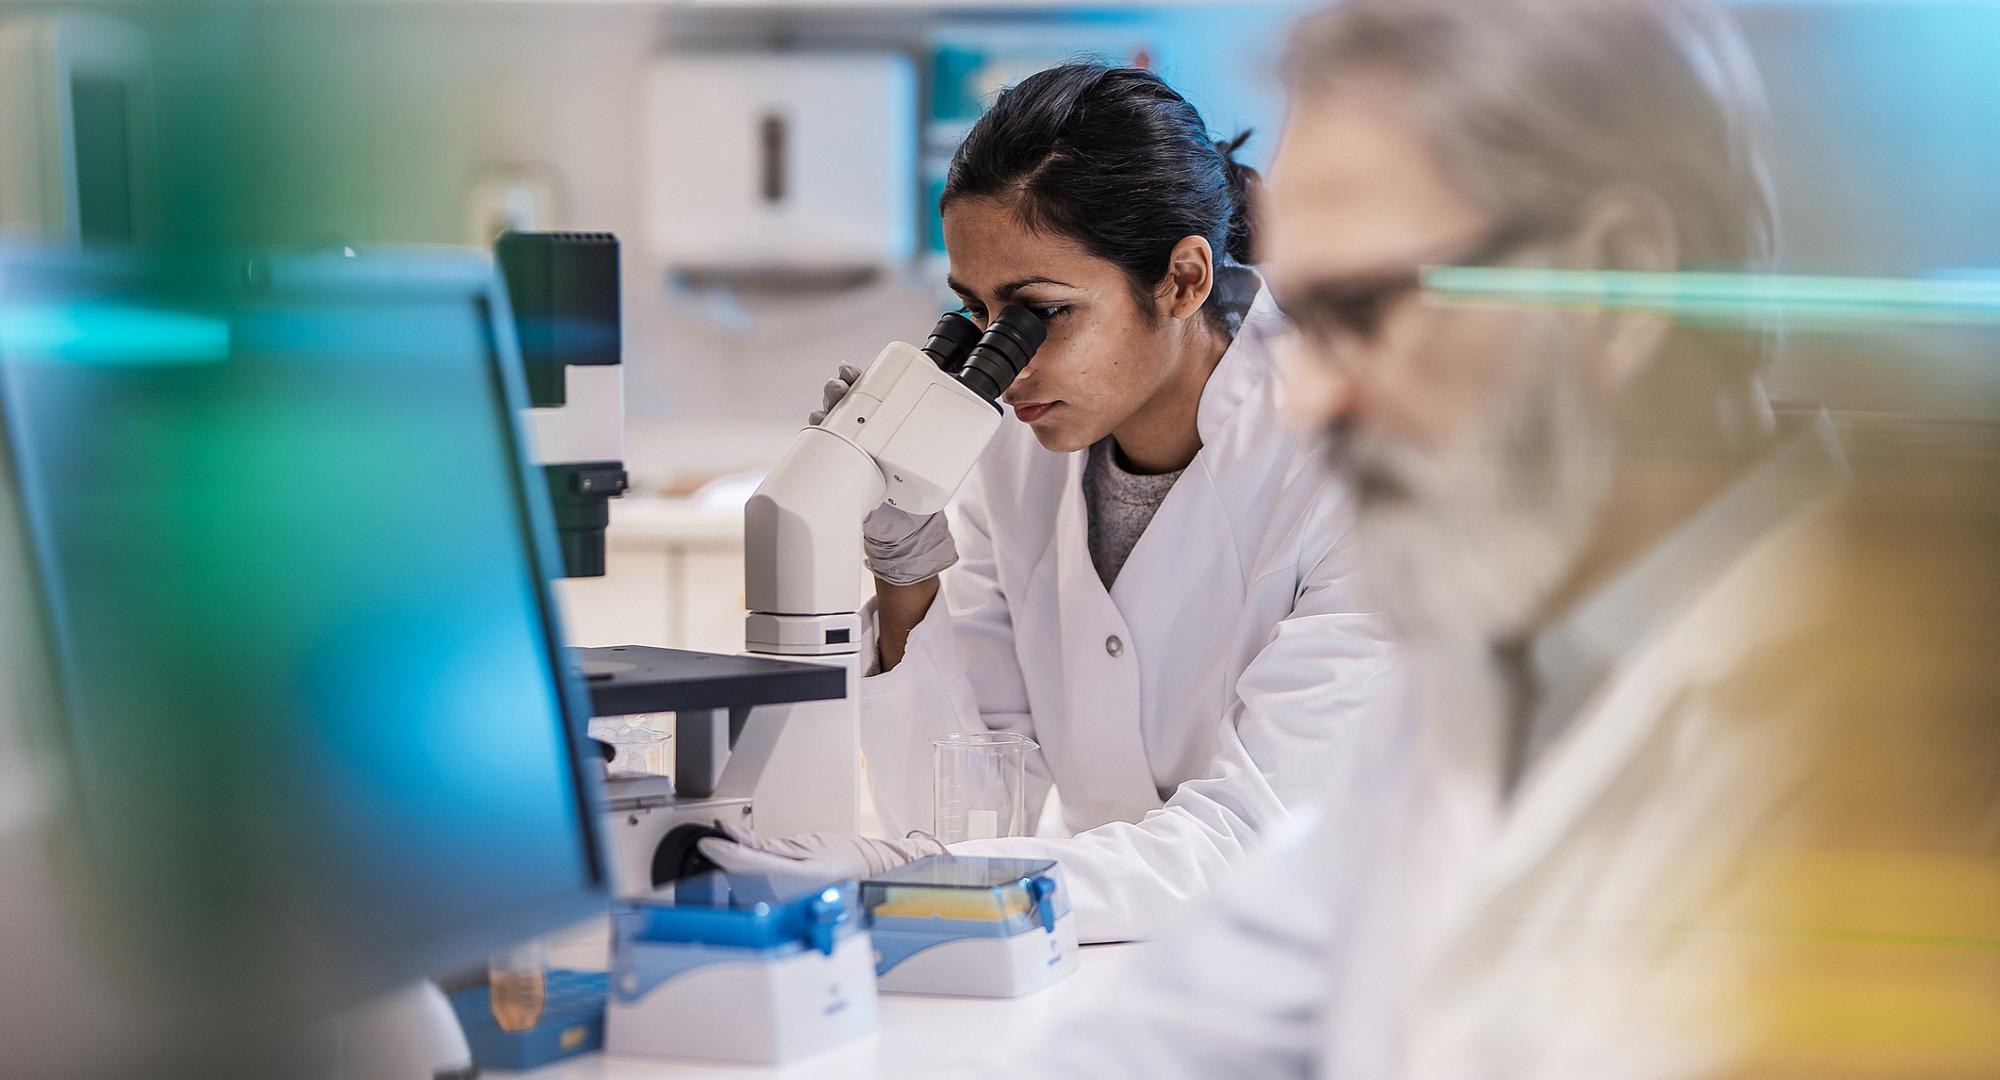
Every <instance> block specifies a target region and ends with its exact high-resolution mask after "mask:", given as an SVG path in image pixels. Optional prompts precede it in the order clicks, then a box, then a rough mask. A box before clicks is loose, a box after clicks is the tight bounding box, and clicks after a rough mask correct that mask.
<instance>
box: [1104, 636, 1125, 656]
mask: <svg viewBox="0 0 2000 1080" xmlns="http://www.w3.org/2000/svg"><path fill="white" fill-rule="evenodd" d="M1104 651H1105V652H1108V653H1110V654H1111V655H1112V656H1122V655H1124V653H1125V643H1124V642H1122V641H1120V640H1118V635H1117V634H1113V635H1111V636H1110V637H1108V638H1105V639H1104Z"/></svg>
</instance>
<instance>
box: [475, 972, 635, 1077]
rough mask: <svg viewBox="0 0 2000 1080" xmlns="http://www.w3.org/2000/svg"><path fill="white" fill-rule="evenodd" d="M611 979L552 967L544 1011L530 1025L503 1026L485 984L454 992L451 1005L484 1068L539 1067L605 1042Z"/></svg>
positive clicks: (478, 1060)
mask: <svg viewBox="0 0 2000 1080" xmlns="http://www.w3.org/2000/svg"><path fill="white" fill-rule="evenodd" d="M610 980H611V976H610V975H608V974H606V973H605V972H602V971H570V970H568V969H564V968H558V969H556V970H553V971H550V972H549V973H548V991H547V999H546V1003H545V1004H544V1005H543V1006H542V1015H541V1017H540V1018H539V1019H537V1020H536V1021H535V1026H534V1027H531V1028H529V1029H528V1030H526V1031H502V1030H500V1024H499V1022H498V1021H496V1020H494V1019H493V1007H492V996H491V993H490V992H489V991H488V989H487V988H486V987H484V986H480V987H474V988H473V989H471V990H461V991H459V992H458V993H456V994H453V995H452V996H451V1008H452V1011H453V1012H455V1013H457V1014H458V1025H459V1027H461V1028H463V1029H464V1030H465V1041H466V1044H467V1045H468V1046H470V1047H471V1048H472V1060H473V1061H474V1062H476V1063H477V1064H478V1065H479V1067H480V1068H482V1069H512V1070H527V1069H537V1068H540V1067H542V1066H543V1065H547V1064H549V1063H550V1062H553V1061H561V1060H562V1059H563V1058H567V1057H574V1056H576V1055H578V1054H587V1053H590V1052H591V1051H593V1050H599V1049H602V1048H603V1047H604V1001H605V996H606V993H607V992H608V989H609V986H610Z"/></svg>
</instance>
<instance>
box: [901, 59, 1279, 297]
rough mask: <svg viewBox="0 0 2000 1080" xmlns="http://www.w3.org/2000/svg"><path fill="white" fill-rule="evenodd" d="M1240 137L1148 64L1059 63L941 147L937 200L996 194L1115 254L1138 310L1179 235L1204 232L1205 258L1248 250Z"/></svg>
mask: <svg viewBox="0 0 2000 1080" xmlns="http://www.w3.org/2000/svg"><path fill="white" fill-rule="evenodd" d="M1249 137H1250V133H1249V132H1247V131H1246V132H1244V133H1242V134H1240V135H1238V136H1236V137H1235V138H1234V139H1227V140H1216V139H1213V138H1211V137H1210V136H1209V133H1208V125H1207V124H1205V123H1203V122H1202V119H1201V114H1200V113H1198V112H1196V111H1195V108H1194V106H1193V105H1190V104H1188V101H1187V99H1186V98H1183V97H1181V96H1180V94H1179V93H1177V92H1175V90H1174V89H1173V87H1171V86H1168V85H1167V84H1166V82H1165V81H1164V80H1162V79H1161V78H1160V77H1159V76H1158V75H1155V74H1153V73H1152V72H1150V71H1145V70H1142V69H1140V68H1127V67H1109V66H1106V65H1104V64H1088V63H1076V64H1065V65H1063V66H1061V67H1055V68H1050V69H1048V70H1047V71H1041V72H1037V73H1036V74H1034V75H1030V76H1029V77H1028V78H1026V79H1024V80H1022V81H1021V82H1020V83H1019V84H1018V85H1016V86H1013V87H1009V88H1008V89H1007V90H1005V91H1003V92H1002V93H1001V94H1000V98H999V100H998V101H996V102H994V104H993V107H992V108H991V109H988V110H987V111H986V114H985V115H983V116H981V117H980V118H979V121H978V122H977V123H975V124H974V125H973V126H972V131H971V132H970V133H969V134H967V135H966V137H965V142H963V143H962V144H960V145H959V148H958V152H957V153H956V154H954V155H952V159H951V171H950V172H949V173H948V174H947V175H946V177H945V184H944V195H943V196H942V197H941V198H939V199H938V209H939V210H940V211H942V210H943V209H944V208H945V207H947V206H949V205H950V204H951V202H952V201H953V200H954V199H964V198H976V197H988V198H1000V199H1006V200H1008V201H1009V202H1011V203H1012V205H1013V208H1014V210H1015V212H1016V213H1017V214H1018V215H1019V216H1020V218H1021V220H1022V222H1023V223H1024V224H1026V225H1027V226H1028V227H1029V228H1032V229H1035V230H1037V231H1041V232H1048V233H1053V234H1056V235H1060V236H1066V237H1069V238H1071V239H1074V240H1075V241H1077V242H1078V243H1079V244H1081V245H1082V246H1083V248H1084V250H1086V251H1088V252H1090V253H1091V254H1092V255H1095V256H1097V257H1099V258H1102V259H1108V260H1110V261H1111V262H1114V263H1117V264H1118V265H1119V266H1120V267H1122V268H1123V269H1124V270H1125V274H1126V276H1127V277H1128V278H1130V279H1131V282H1132V286H1133V292H1134V295H1136V296H1138V297H1139V298H1140V301H1141V306H1142V308H1144V309H1145V310H1147V311H1150V310H1151V307H1150V304H1151V300H1152V297H1153V295H1154V290H1155V289H1157V288H1158V287H1159V284H1160V282H1162V281H1164V280H1165V279H1166V276H1167V271H1168V270H1169V268H1170V263H1169V256H1170V255H1171V254H1172V253H1173V248H1174V245H1175V244H1177V243H1179V242H1180V241H1181V240H1182V239H1183V238H1185V237H1189V236H1199V237H1202V238H1203V239H1206V240H1207V241H1208V243H1209V246H1210V247H1211V248H1213V249H1214V251H1215V262H1216V265H1217V266H1224V265H1228V264H1230V263H1248V262H1250V261H1251V258H1252V239H1253V238H1252V235H1251V222H1252V220H1253V218H1252V214H1251V206H1250V200H1251V198H1252V193H1253V191H1254V190H1255V187H1256V185H1257V182H1258V177H1257V172H1256V170H1254V169H1251V168H1250V167H1248V166H1246V165H1242V164H1240V163H1238V162H1237V161H1236V159H1235V153H1236V148H1237V147H1239V146H1241V145H1243V141H1244V140H1245V139H1248V138H1249ZM1220 292H1221V290H1220V289H1219V288H1218V289H1217V290H1215V292H1212V293H1211V294H1210V296H1209V307H1210V309H1211V311H1219V310H1220V308H1219V303H1218V294H1219V293H1220Z"/></svg>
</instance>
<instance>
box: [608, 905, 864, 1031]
mask: <svg viewBox="0 0 2000 1080" xmlns="http://www.w3.org/2000/svg"><path fill="white" fill-rule="evenodd" d="M856 892H857V887H856V885H855V883H854V882H852V881H846V882H836V883H828V882H825V881H820V880H815V879H812V878H792V877H779V876H770V875H763V874H729V873H724V872H721V871H716V872H711V873H707V874H698V875H695V876H693V877H687V878H682V879H681V880H679V881H677V882H675V883H674V884H672V885H669V886H667V887H665V888H663V889H661V890H660V891H659V892H657V893H655V894H653V895H651V896H648V897H645V898H643V899H639V900H635V901H631V902H629V903H627V904H625V905H623V906H622V907H621V909H620V910H618V911H616V912H614V915H613V938H612V942H613V944H612V957H611V988H610V1001H609V1005H608V1012H607V1017H606V1022H605V1049H606V1050H607V1051H608V1052H609V1053H612V1054H618V1055H631V1056H638V1057H659V1058H694V1059H703V1060H714V1061H731V1062H746V1063H758V1064H777V1063H782V1062H789V1061H793V1060H795V1059H797V1058H801V1057H804V1056H806V1055H809V1054H815V1053H818V1052H820V1051H822V1050H826V1049H830V1048H832V1047H834V1046H837V1045H840V1044H842V1043H845V1042H848V1041H850V1040H852V1039H857V1038H860V1037H862V1036H864V1035H867V1034H868V1033H869V1032H871V1031H873V1030H875V1024H876V998H875V967H874V950H873V949H872V948H871V947H870V946H869V941H868V933H867V931H866V930H865V929H863V927H862V925H861V912H860V908H859V905H858V903H857V899H856Z"/></svg>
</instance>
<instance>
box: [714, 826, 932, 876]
mask: <svg viewBox="0 0 2000 1080" xmlns="http://www.w3.org/2000/svg"><path fill="white" fill-rule="evenodd" d="M722 831H723V832H726V833H728V834H729V836H730V840H721V839H718V838H716V837H709V838H708V839H706V840H702V841H700V842H698V843H696V845H695V846H696V847H697V848H699V849H701V853H702V854H703V855H705V856H707V857H708V861H710V862H712V863H714V864H715V865H717V866H719V867H721V868H722V869H724V870H728V871H730V872H731V873H739V874H793V875H801V874H802V875H805V876H807V877H816V878H824V879H826V880H828V881H833V880H836V879H841V880H845V879H850V878H851V879H853V880H856V881H859V880H861V879H863V878H871V877H876V876H878V875H881V874H886V873H888V872H889V871H891V870H894V869H896V868H897V867H899V866H906V865H908V864H910V863H913V862H916V861H917V860H918V859H921V858H925V857H926V856H930V855H943V854H944V853H945V848H944V845H943V844H941V843H938V842H937V841H936V840H933V839H931V838H930V837H928V836H925V835H923V834H922V833H917V834H914V835H912V836H911V837H910V838H909V839H908V840H876V839H873V838H871V837H866V836H855V835H853V834H850V833H807V834H806V835H804V836H788V837H782V838H778V839H768V840H767V839H765V838H763V837H760V836H758V835H757V834H756V833H754V832H751V831H749V830H748V829H733V828H730V827H729V826H727V825H724V826H722ZM731 840H733V841H734V843H732V842H731Z"/></svg>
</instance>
